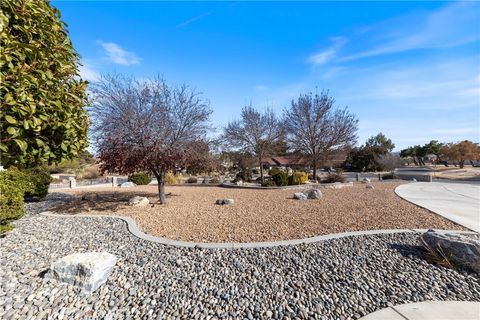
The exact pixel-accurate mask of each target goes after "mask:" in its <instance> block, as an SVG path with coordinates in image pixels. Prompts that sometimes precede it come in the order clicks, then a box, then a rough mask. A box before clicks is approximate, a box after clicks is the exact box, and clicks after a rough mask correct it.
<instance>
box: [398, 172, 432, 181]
mask: <svg viewBox="0 0 480 320" xmlns="http://www.w3.org/2000/svg"><path fill="white" fill-rule="evenodd" d="M393 177H394V178H395V179H400V180H413V179H415V180H417V181H423V182H432V175H430V174H414V173H395V174H394V175H393Z"/></svg>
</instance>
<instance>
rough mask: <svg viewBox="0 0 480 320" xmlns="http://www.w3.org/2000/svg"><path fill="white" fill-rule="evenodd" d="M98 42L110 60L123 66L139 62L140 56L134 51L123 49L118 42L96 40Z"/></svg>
mask: <svg viewBox="0 0 480 320" xmlns="http://www.w3.org/2000/svg"><path fill="white" fill-rule="evenodd" d="M98 43H99V44H100V45H101V46H102V48H103V49H104V50H105V54H106V55H107V57H108V59H109V60H110V61H111V62H113V63H115V64H119V65H123V66H129V65H132V64H140V58H138V57H137V55H136V54H135V53H133V52H130V51H127V50H125V49H123V48H122V47H120V46H119V45H118V44H116V43H114V42H103V41H98Z"/></svg>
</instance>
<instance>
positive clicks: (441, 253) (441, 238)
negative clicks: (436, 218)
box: [420, 230, 480, 273]
mask: <svg viewBox="0 0 480 320" xmlns="http://www.w3.org/2000/svg"><path fill="white" fill-rule="evenodd" d="M420 242H421V243H422V244H423V245H424V246H425V247H426V248H427V249H428V250H429V251H430V252H432V253H434V254H435V255H436V256H438V257H439V258H442V259H443V258H446V259H447V260H448V261H449V262H450V263H451V264H453V265H456V266H460V267H463V268H466V269H470V270H472V271H474V272H477V273H478V272H480V240H478V238H477V239H475V238H473V237H467V236H463V235H456V234H449V233H440V232H436V231H434V230H428V231H427V232H425V233H423V234H422V235H421V237H420Z"/></svg>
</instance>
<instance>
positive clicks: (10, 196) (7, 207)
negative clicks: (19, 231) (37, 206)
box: [0, 168, 32, 233]
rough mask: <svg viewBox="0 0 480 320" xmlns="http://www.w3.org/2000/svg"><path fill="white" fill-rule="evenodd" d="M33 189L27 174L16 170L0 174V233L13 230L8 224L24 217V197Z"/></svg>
mask: <svg viewBox="0 0 480 320" xmlns="http://www.w3.org/2000/svg"><path fill="white" fill-rule="evenodd" d="M31 187H32V185H31V184H30V183H29V177H28V176H27V174H25V173H24V172H22V171H20V170H18V169H16V168H9V169H8V170H5V171H2V172H0V233H1V232H3V231H6V230H9V229H11V228H12V227H11V226H9V225H8V224H9V223H10V222H11V221H13V220H15V219H18V218H21V217H22V216H23V214H24V206H23V203H24V200H23V197H24V195H25V192H26V191H28V190H31Z"/></svg>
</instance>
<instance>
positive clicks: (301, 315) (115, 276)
mask: <svg viewBox="0 0 480 320" xmlns="http://www.w3.org/2000/svg"><path fill="white" fill-rule="evenodd" d="M37 206H43V207H45V204H42V203H39V204H37ZM29 210H31V211H35V205H33V206H30V207H29ZM15 225H16V229H15V230H14V231H12V232H10V233H9V234H7V235H6V236H5V237H3V238H1V239H0V256H1V260H0V318H1V319H46V318H47V317H48V318H49V319H62V318H63V319H262V318H264V319H268V318H274V319H293V318H297V319H305V318H309V319H357V318H359V317H361V316H363V315H365V314H368V313H370V312H372V311H375V310H378V309H381V308H384V307H387V306H389V305H392V304H393V305H395V304H401V303H407V302H414V301H423V300H464V301H480V282H479V275H478V274H472V273H468V272H466V271H456V270H451V269H446V268H443V267H438V266H436V265H432V264H430V263H428V262H427V261H426V260H425V259H424V258H423V250H422V249H421V248H420V247H419V246H418V241H417V237H418V235H416V234H391V235H376V236H355V237H347V238H342V239H335V240H329V241H323V242H318V243H314V244H309V245H299V246H289V247H276V248H268V249H238V250H218V249H217V250H211V249H210V250H209V249H198V248H194V249H187V248H175V247H170V246H165V245H160V244H155V243H151V242H147V241H144V240H140V239H138V238H135V237H134V236H132V235H131V234H130V233H129V232H128V231H127V229H126V226H125V224H124V223H123V222H122V221H120V220H117V219H114V218H79V217H72V218H61V217H58V218H53V217H43V216H39V215H35V214H33V215H28V216H26V217H25V218H23V219H21V220H19V221H17V222H15ZM85 251H108V252H110V253H113V254H115V255H117V256H118V257H119V259H120V260H119V262H118V263H117V265H116V266H115V267H114V269H113V271H112V274H111V275H110V277H109V279H108V281H107V283H106V284H105V285H103V286H102V287H100V288H99V289H98V290H97V291H95V292H94V293H93V294H92V295H91V296H81V295H79V294H78V293H77V292H76V291H75V290H74V288H73V287H71V286H69V285H65V284H59V283H57V282H56V281H55V280H50V279H48V277H45V272H46V271H47V270H48V267H49V265H50V263H52V262H53V261H55V260H56V259H58V258H60V257H63V256H65V255H67V254H71V253H74V252H85Z"/></svg>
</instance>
